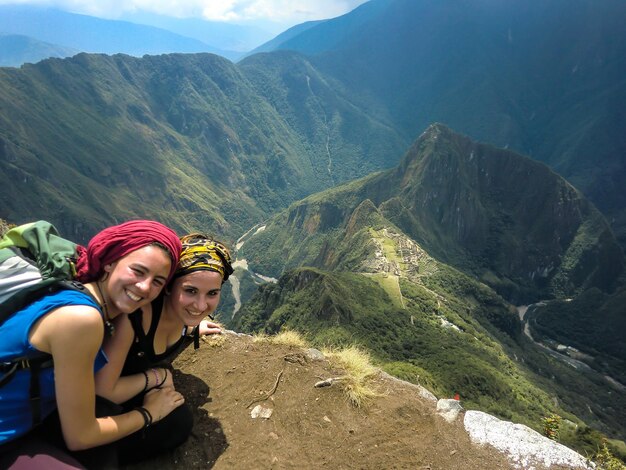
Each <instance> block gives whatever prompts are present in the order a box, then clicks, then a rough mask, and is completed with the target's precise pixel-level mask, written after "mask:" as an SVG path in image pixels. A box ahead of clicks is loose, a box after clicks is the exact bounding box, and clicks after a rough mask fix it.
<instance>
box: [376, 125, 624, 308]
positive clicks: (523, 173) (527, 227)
mask: <svg viewBox="0 0 626 470" xmlns="http://www.w3.org/2000/svg"><path fill="white" fill-rule="evenodd" d="M388 187H395V188H397V196H396V197H397V198H398V199H399V200H400V201H401V210H399V211H397V209H396V208H394V207H393V205H389V202H388V201H384V202H387V205H389V207H388V209H386V210H385V209H384V210H382V212H383V213H384V214H386V215H388V217H389V219H390V220H392V221H393V222H395V223H396V224H397V225H398V226H400V227H401V228H402V229H404V230H405V231H406V233H407V234H409V235H410V236H413V237H414V238H416V239H417V240H422V241H423V242H424V243H425V245H426V246H427V247H428V248H429V250H430V251H431V253H432V254H434V255H435V256H437V257H438V258H440V259H441V260H443V261H446V262H449V263H451V264H454V265H459V266H462V267H467V268H469V269H470V270H471V271H473V272H474V273H475V274H477V275H479V276H482V277H483V278H485V279H488V278H489V277H490V275H491V273H494V274H495V275H496V276H497V277H499V278H502V279H506V280H510V281H513V282H514V283H516V284H518V285H519V286H520V291H519V295H521V298H523V297H524V296H525V295H529V294H530V295H532V294H531V291H532V290H536V291H537V292H538V294H539V295H550V296H552V295H556V296H564V295H573V294H575V293H577V292H580V291H581V290H583V289H586V288H589V287H599V288H600V289H603V290H609V289H611V288H612V287H613V286H614V282H615V280H616V278H617V277H618V276H619V274H620V273H621V272H622V269H623V265H624V261H623V255H622V254H621V250H620V248H619V246H618V245H617V243H616V241H615V239H614V237H613V235H612V233H611V230H610V228H609V225H608V223H607V222H606V221H605V220H604V218H603V217H602V216H601V214H600V213H599V212H598V211H597V210H596V209H595V208H594V207H593V206H592V205H591V204H590V203H589V202H588V201H587V200H586V199H585V198H584V197H583V196H582V195H581V194H580V192H578V191H577V190H576V189H575V188H573V187H572V186H571V185H570V184H568V183H567V182H566V181H565V180H564V179H563V178H561V177H559V176H558V175H556V174H555V173H553V172H552V171H551V170H550V169H548V168H547V167H546V166H545V165H543V164H541V163H537V162H534V161H532V160H530V159H528V158H524V157H522V156H520V155H518V154H515V153H513V152H510V151H506V150H502V149H497V148H494V147H492V146H490V145H485V144H480V143H476V142H473V141H471V140H470V139H469V138H467V137H464V136H461V135H458V134H455V133H454V132H452V131H451V130H450V129H448V128H446V127H445V126H441V125H433V126H431V127H429V128H428V129H427V130H426V132H425V133H424V134H423V135H422V136H421V137H420V138H419V139H418V141H417V142H416V143H415V144H414V145H413V147H412V148H411V149H410V150H409V152H408V153H407V154H406V155H405V157H404V159H403V161H402V162H401V164H400V165H399V166H398V167H397V169H396V170H395V171H394V172H392V173H391V174H390V175H389V180H388ZM381 202H383V201H381ZM503 293H505V294H509V295H512V296H515V295H517V294H516V293H514V292H503Z"/></svg>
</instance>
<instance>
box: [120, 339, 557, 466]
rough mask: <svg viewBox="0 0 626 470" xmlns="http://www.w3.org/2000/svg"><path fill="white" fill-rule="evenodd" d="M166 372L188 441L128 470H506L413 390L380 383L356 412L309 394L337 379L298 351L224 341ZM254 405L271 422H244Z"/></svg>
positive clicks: (333, 389) (326, 391)
mask: <svg viewBox="0 0 626 470" xmlns="http://www.w3.org/2000/svg"><path fill="white" fill-rule="evenodd" d="M174 367H175V368H176V369H177V370H176V371H175V382H176V384H177V388H178V389H179V390H180V391H181V392H182V393H183V394H184V395H185V397H186V400H187V403H189V404H190V405H191V406H192V408H193V409H194V414H195V426H194V430H193V434H192V436H191V437H190V439H189V440H188V441H187V442H186V443H185V444H184V445H183V446H181V447H180V448H179V449H177V450H176V451H175V452H173V453H171V454H168V455H164V456H161V457H159V458H156V459H153V460H152V461H149V462H144V463H142V464H140V465H136V466H133V467H130V468H132V469H148V468H150V469H152V468H159V469H175V468H176V469H178V468H187V469H192V468H214V469H225V468H237V469H257V468H258V469H270V468H271V469H283V468H284V469H291V468H293V469H308V468H323V467H326V468H358V469H390V468H394V469H422V470H426V469H430V470H435V469H441V470H451V469H463V470H467V469H503V468H511V465H510V464H509V463H508V461H507V460H506V458H505V457H504V455H502V454H500V453H499V452H498V451H496V450H495V449H494V448H493V447H490V446H484V447H481V446H478V445H474V444H472V443H471V442H470V439H469V436H468V434H467V433H466V431H465V430H464V428H463V419H462V417H459V418H458V419H457V420H456V421H454V422H452V423H448V422H446V421H445V420H444V419H443V418H442V417H441V416H439V415H438V414H437V412H436V409H435V408H436V404H435V402H434V401H432V400H430V399H427V398H424V397H422V396H420V393H419V388H418V387H416V386H414V385H411V384H408V383H405V382H401V381H397V380H394V379H393V378H390V377H389V376H385V375H384V374H380V375H378V376H377V377H376V378H375V384H376V387H377V389H378V391H379V392H380V396H379V397H377V398H375V399H373V400H371V401H370V402H369V403H367V404H366V405H364V406H362V407H361V408H356V407H354V406H353V405H351V404H350V403H348V401H347V400H346V398H345V396H344V394H343V392H342V391H341V389H340V388H339V386H338V385H337V384H333V385H332V386H329V387H324V388H315V387H314V384H315V383H317V382H319V381H320V380H322V379H327V378H330V377H337V376H340V375H341V374H342V371H338V370H332V368H331V366H330V365H329V363H328V362H327V361H326V360H324V359H318V360H314V359H311V356H310V355H307V354H305V352H304V351H303V350H301V349H299V348H294V347H289V346H282V345H273V344H269V343H266V342H253V340H252V338H251V337H249V336H244V335H241V336H237V335H234V334H226V335H223V336H220V337H218V338H216V339H210V340H207V341H204V342H201V347H200V349H198V350H196V351H194V349H193V347H189V348H187V349H186V350H185V351H183V352H182V354H181V355H180V356H179V357H178V358H177V360H176V361H175V362H174ZM274 390H275V391H274ZM272 391H274V392H273V393H271V392H272ZM270 394H271V395H270ZM267 395H270V396H269V398H266V397H267ZM264 398H265V399H264ZM257 405H261V406H263V407H265V408H269V409H271V410H272V415H271V416H270V417H269V418H268V419H263V418H256V419H254V418H252V417H251V410H252V409H253V408H255V407H256V406H257ZM535 468H539V467H535ZM552 468H557V467H552Z"/></svg>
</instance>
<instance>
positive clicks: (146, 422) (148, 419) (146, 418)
mask: <svg viewBox="0 0 626 470" xmlns="http://www.w3.org/2000/svg"><path fill="white" fill-rule="evenodd" d="M133 410H135V411H139V413H141V416H142V417H143V428H142V429H145V428H147V427H148V426H150V425H151V424H152V415H151V414H150V412H149V411H148V410H147V409H146V408H144V407H143V406H138V407H137V408H133Z"/></svg>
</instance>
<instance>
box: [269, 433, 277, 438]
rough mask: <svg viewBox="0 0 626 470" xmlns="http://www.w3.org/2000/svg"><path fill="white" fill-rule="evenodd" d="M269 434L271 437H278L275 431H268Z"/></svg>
mask: <svg viewBox="0 0 626 470" xmlns="http://www.w3.org/2000/svg"><path fill="white" fill-rule="evenodd" d="M269 436H270V437H271V438H272V439H278V434H276V433H275V432H271V433H269Z"/></svg>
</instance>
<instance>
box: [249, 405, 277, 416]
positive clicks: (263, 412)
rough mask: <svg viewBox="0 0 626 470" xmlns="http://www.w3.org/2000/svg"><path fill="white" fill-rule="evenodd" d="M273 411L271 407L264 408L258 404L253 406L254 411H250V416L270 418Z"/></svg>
mask: <svg viewBox="0 0 626 470" xmlns="http://www.w3.org/2000/svg"><path fill="white" fill-rule="evenodd" d="M272 412H273V410H272V409H270V408H264V407H263V406H261V405H257V406H255V407H254V408H252V411H251V412H250V416H251V417H252V419H256V418H263V419H269V418H270V416H272Z"/></svg>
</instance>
